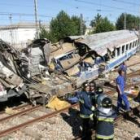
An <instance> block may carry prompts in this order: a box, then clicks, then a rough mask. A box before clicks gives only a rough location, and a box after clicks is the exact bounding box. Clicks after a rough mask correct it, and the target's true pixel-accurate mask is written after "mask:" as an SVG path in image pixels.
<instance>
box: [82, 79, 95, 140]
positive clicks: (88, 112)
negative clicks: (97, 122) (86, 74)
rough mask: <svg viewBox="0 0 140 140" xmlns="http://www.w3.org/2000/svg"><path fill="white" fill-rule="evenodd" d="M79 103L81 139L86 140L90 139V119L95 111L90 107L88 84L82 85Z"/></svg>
mask: <svg viewBox="0 0 140 140" xmlns="http://www.w3.org/2000/svg"><path fill="white" fill-rule="evenodd" d="M79 103H80V117H81V119H82V128H83V131H82V137H83V139H85V140H87V139H90V130H89V129H90V125H89V121H90V119H91V120H92V119H93V111H94V110H95V108H94V106H92V102H91V96H90V85H89V83H88V82H85V83H84V84H83V90H82V91H81V93H80V94H79Z"/></svg>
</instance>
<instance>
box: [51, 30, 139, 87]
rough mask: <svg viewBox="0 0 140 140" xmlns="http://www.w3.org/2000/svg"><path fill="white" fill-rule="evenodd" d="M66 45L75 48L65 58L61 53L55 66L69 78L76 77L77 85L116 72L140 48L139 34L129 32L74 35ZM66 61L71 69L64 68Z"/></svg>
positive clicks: (56, 57)
mask: <svg viewBox="0 0 140 140" xmlns="http://www.w3.org/2000/svg"><path fill="white" fill-rule="evenodd" d="M65 43H71V44H72V45H73V48H75V49H73V51H71V50H70V51H68V52H67V53H65V54H63V56H62V55H61V54H60V55H55V56H54V60H55V63H56V64H57V67H58V68H59V69H57V67H56V69H57V70H60V69H61V70H63V71H65V72H66V73H67V74H68V75H69V76H71V77H74V78H75V79H76V85H77V86H80V85H81V84H82V83H83V82H85V81H87V80H88V81H91V80H93V79H95V78H97V77H98V76H99V75H100V74H103V73H104V74H105V73H107V72H109V71H110V70H113V69H114V68H115V67H116V66H118V65H120V64H121V63H122V62H124V61H126V60H127V59H128V58H130V57H131V56H132V55H134V54H135V53H136V52H137V48H138V47H139V46H140V41H139V34H138V32H137V31H128V30H120V31H111V32H106V33H98V34H93V35H86V36H70V37H66V38H64V39H63V44H65ZM56 52H57V51H56ZM71 54H76V55H77V56H78V57H76V59H77V58H78V59H79V63H75V62H74V61H73V60H72V58H73V59H75V57H74V56H73V55H71ZM64 61H65V66H66V62H67V69H66V67H65V66H64V65H62V63H63V62H64ZM72 66H73V67H72ZM68 67H69V69H68Z"/></svg>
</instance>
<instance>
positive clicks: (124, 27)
mask: <svg viewBox="0 0 140 140" xmlns="http://www.w3.org/2000/svg"><path fill="white" fill-rule="evenodd" d="M123 29H124V30H126V13H124V26H123Z"/></svg>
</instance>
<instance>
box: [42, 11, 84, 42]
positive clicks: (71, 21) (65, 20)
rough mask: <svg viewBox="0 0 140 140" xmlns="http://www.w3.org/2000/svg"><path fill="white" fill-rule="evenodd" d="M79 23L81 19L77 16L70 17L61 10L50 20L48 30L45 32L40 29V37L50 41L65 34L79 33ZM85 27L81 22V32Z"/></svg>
mask: <svg viewBox="0 0 140 140" xmlns="http://www.w3.org/2000/svg"><path fill="white" fill-rule="evenodd" d="M80 23H81V19H80V18H79V17H77V16H73V17H70V16H69V15H68V14H66V13H65V12H64V11H61V12H59V14H58V15H57V16H56V18H54V19H52V20H51V22H50V32H46V31H45V30H44V29H41V33H40V38H42V37H46V38H48V39H49V40H51V41H52V42H57V41H58V40H60V39H61V38H64V37H67V36H72V35H80V30H81V29H80V28H81V27H80ZM82 23H83V22H82ZM85 29H86V26H85V24H83V34H84V32H85Z"/></svg>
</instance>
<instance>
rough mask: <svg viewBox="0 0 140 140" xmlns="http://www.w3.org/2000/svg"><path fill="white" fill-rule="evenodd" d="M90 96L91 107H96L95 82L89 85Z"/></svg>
mask: <svg viewBox="0 0 140 140" xmlns="http://www.w3.org/2000/svg"><path fill="white" fill-rule="evenodd" d="M90 95H91V101H92V105H93V106H94V107H96V96H97V95H96V83H95V82H91V83H90Z"/></svg>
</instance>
